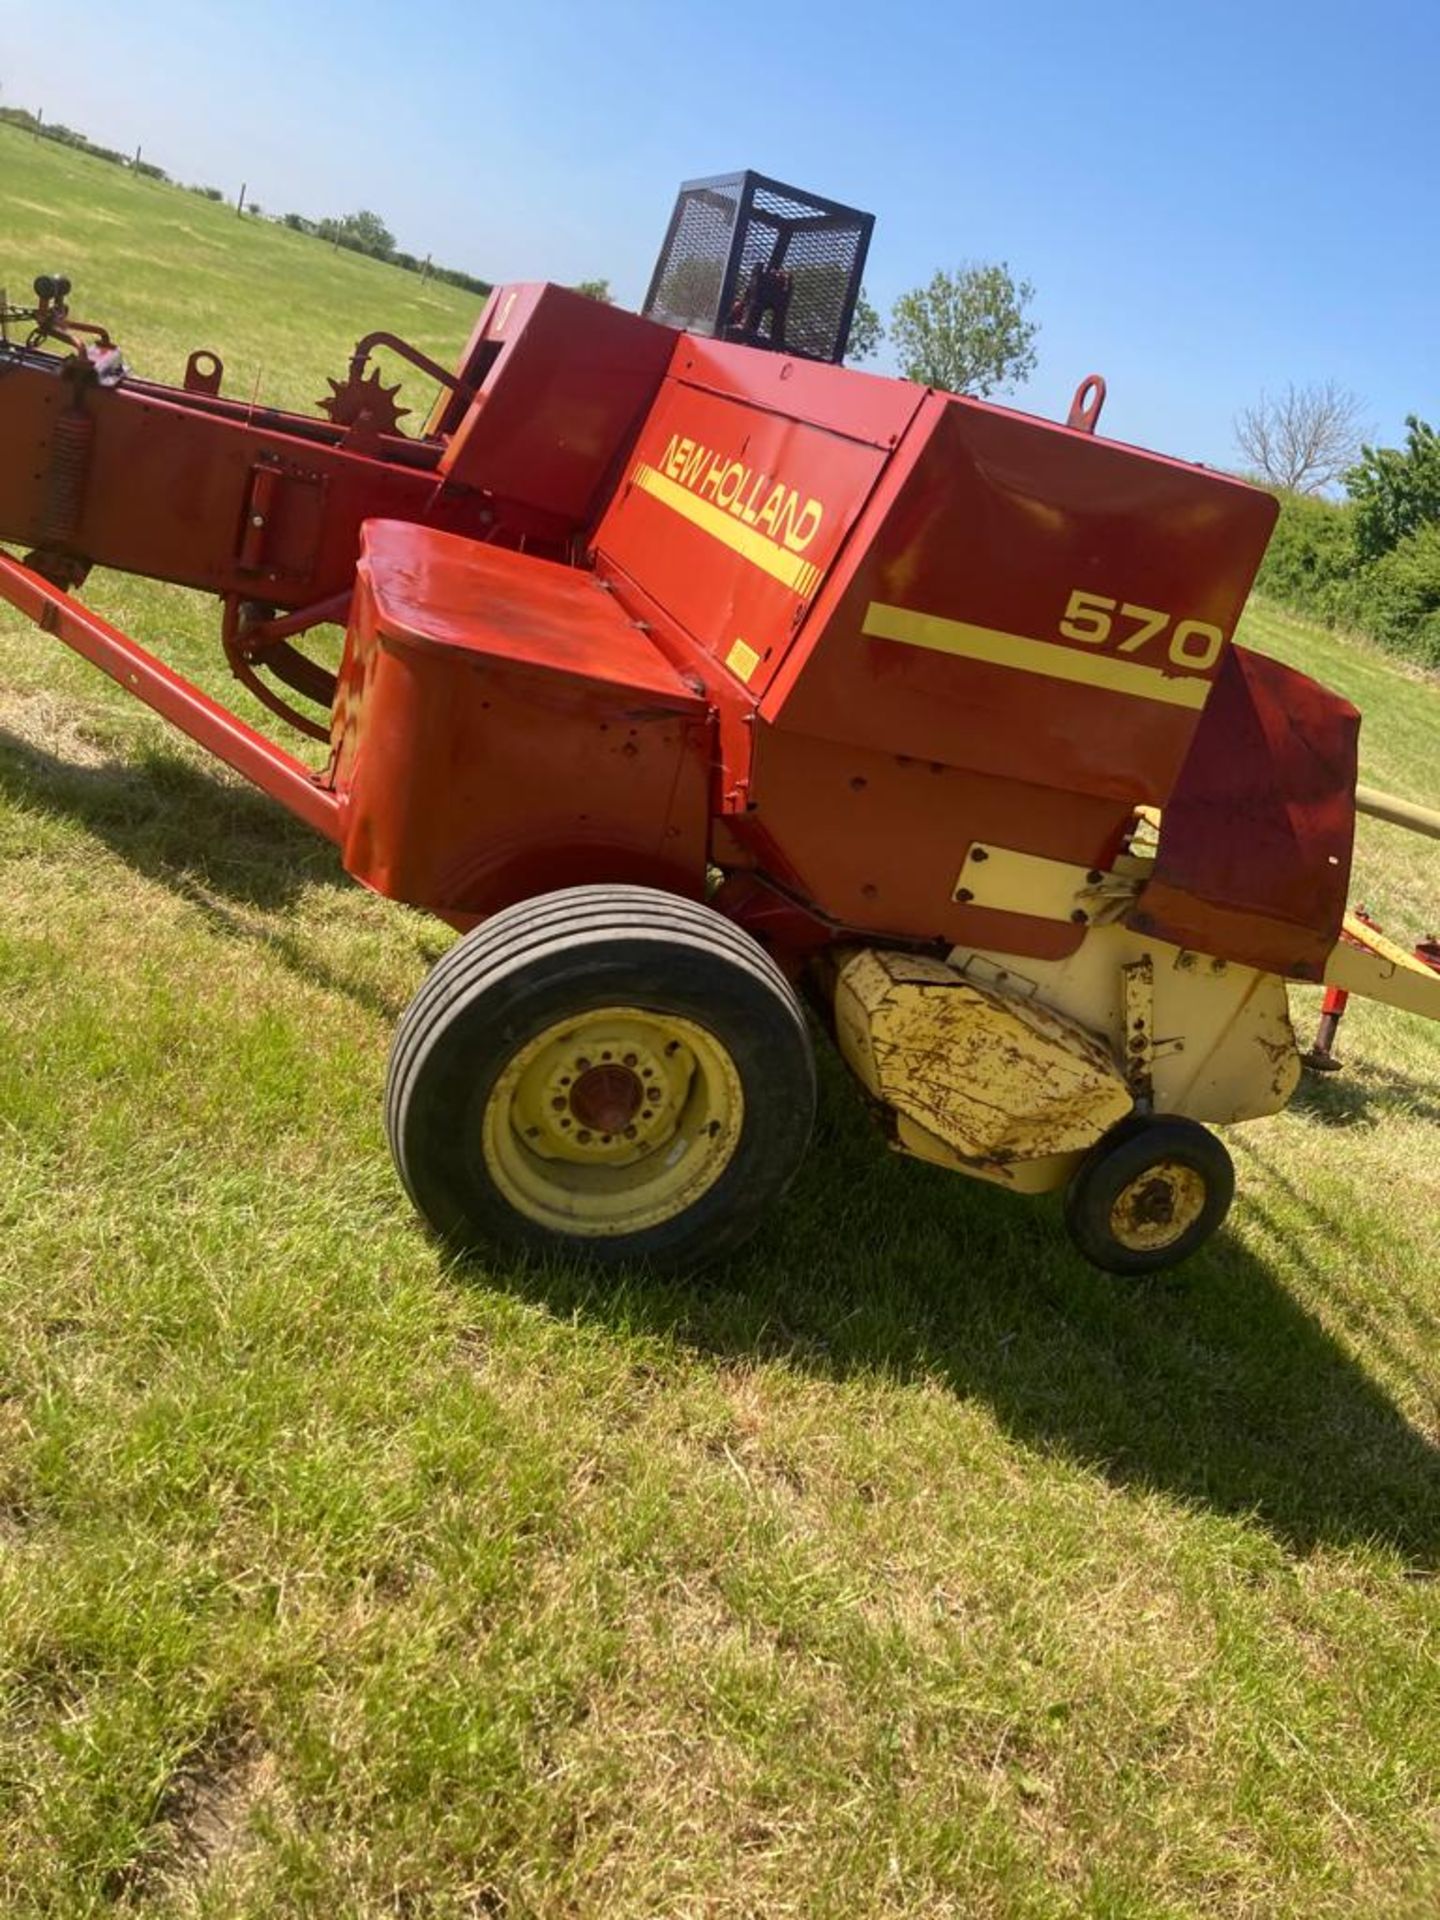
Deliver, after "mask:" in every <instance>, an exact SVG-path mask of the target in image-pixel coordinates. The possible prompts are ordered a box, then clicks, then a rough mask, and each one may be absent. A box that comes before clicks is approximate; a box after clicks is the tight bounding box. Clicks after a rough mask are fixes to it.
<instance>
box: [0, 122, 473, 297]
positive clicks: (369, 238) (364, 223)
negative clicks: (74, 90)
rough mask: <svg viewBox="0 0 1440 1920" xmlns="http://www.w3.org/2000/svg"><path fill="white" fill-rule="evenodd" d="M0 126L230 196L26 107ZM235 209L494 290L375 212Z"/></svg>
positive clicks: (207, 194) (430, 275)
mask: <svg viewBox="0 0 1440 1920" xmlns="http://www.w3.org/2000/svg"><path fill="white" fill-rule="evenodd" d="M0 124H3V125H6V126H12V127H18V128H20V129H21V131H22V132H25V133H31V134H34V135H35V136H36V137H37V138H39V139H41V140H53V141H55V142H56V144H57V145H58V146H62V147H73V148H74V149H75V151H76V152H77V153H88V154H89V155H90V156H91V157H92V159H96V160H108V161H109V162H110V163H111V165H112V166H117V167H126V168H128V169H129V171H130V172H132V173H138V174H140V175H141V176H142V178H144V179H146V180H159V181H163V182H165V183H166V184H167V185H170V186H176V187H182V188H184V190H185V192H187V193H198V194H199V196H200V198H201V199H202V200H217V201H220V202H222V203H223V202H224V201H225V199H226V195H225V194H224V193H223V192H222V191H221V190H220V188H219V187H199V186H187V185H186V183H185V182H184V181H181V180H174V179H172V178H171V176H170V175H169V174H168V173H166V171H165V169H164V168H163V167H157V166H156V165H155V163H154V162H153V161H151V160H146V159H143V158H142V157H141V154H140V151H139V149H138V148H137V150H136V151H135V153H133V154H129V153H120V152H119V151H118V150H117V149H116V148H114V147H102V146H100V145H99V144H98V143H97V142H96V141H94V140H91V139H89V138H88V137H87V136H86V135H85V134H83V133H79V132H77V131H76V129H75V128H74V127H67V126H65V125H64V123H63V122H62V121H59V120H52V121H46V120H44V119H42V117H41V116H40V115H39V114H38V113H31V112H30V111H29V110H28V108H25V107H0ZM237 212H243V213H245V214H247V215H248V216H249V217H250V218H251V219H256V220H263V219H270V220H272V221H274V223H275V224H276V225H277V226H282V227H289V228H290V229H291V230H292V231H293V232H295V233H308V234H313V235H314V236H315V237H316V239H319V240H328V241H329V242H330V243H331V245H332V246H337V247H344V248H346V250H347V251H348V252H351V253H363V254H367V255H368V256H369V257H370V258H371V259H374V260H384V261H386V262H388V263H389V265H391V266H392V267H400V268H402V269H403V270H404V271H405V272H406V273H418V274H421V275H423V276H424V277H426V278H427V279H431V280H443V281H444V282H445V284H446V285H447V286H451V287H464V288H465V289H466V290H467V292H470V293H478V294H481V295H484V294H487V293H489V292H490V288H491V282H490V281H488V280H481V279H480V278H479V277H478V276H477V275H475V274H473V273H465V272H464V271H463V270H462V269H461V268H459V267H437V266H435V265H434V264H433V262H432V261H430V260H428V259H426V260H420V259H417V257H416V256H415V255H414V254H413V253H406V252H405V251H404V249H403V248H401V247H397V246H396V244H395V237H394V235H393V234H392V233H391V232H390V230H389V228H388V227H387V226H386V225H385V223H384V221H383V220H381V219H380V218H379V217H378V215H376V214H373V213H369V212H362V213H347V214H344V215H342V216H340V217H332V218H329V219H325V220H311V219H308V218H307V217H306V215H304V214H303V213H286V214H281V215H274V214H269V215H267V214H266V213H265V212H264V211H263V209H262V208H260V207H259V206H257V205H256V203H255V202H254V201H253V200H247V201H246V203H245V205H244V207H243V208H239V207H237Z"/></svg>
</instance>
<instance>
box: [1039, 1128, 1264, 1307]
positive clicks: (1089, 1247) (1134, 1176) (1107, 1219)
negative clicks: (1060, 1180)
mask: <svg viewBox="0 0 1440 1920" xmlns="http://www.w3.org/2000/svg"><path fill="white" fill-rule="evenodd" d="M1234 1197H1235V1167H1234V1163H1233V1162H1232V1160H1231V1158H1230V1155H1229V1154H1228V1153H1227V1152H1226V1150H1225V1147H1224V1146H1223V1145H1222V1143H1221V1142H1220V1141H1219V1140H1217V1139H1216V1137H1215V1135H1214V1134H1213V1133H1210V1132H1208V1131H1207V1130H1206V1128H1204V1127H1202V1126H1200V1125H1199V1124H1198V1123H1197V1122H1196V1121H1194V1120H1181V1119H1177V1118H1175V1117H1173V1116H1170V1115H1165V1114H1158V1115H1155V1116H1153V1117H1151V1116H1145V1117H1139V1116H1132V1117H1131V1118H1130V1119H1128V1120H1122V1121H1121V1123H1120V1125H1119V1126H1118V1127H1112V1128H1111V1130H1110V1132H1109V1133H1107V1134H1106V1135H1105V1137H1104V1138H1103V1139H1102V1140H1099V1141H1097V1142H1096V1144H1095V1145H1094V1146H1093V1147H1092V1148H1091V1149H1090V1152H1089V1153H1088V1154H1087V1155H1086V1157H1085V1159H1084V1160H1083V1161H1082V1162H1081V1163H1080V1165H1079V1166H1078V1167H1077V1168H1076V1170H1075V1173H1074V1175H1073V1176H1072V1178H1071V1181H1070V1185H1069V1188H1068V1189H1067V1191H1066V1195H1065V1225H1066V1228H1067V1229H1068V1231H1069V1234H1070V1238H1071V1239H1072V1240H1073V1241H1074V1243H1075V1245H1076V1247H1077V1248H1078V1249H1079V1251H1080V1252H1081V1253H1082V1254H1083V1255H1084V1256H1085V1258H1086V1259H1087V1260H1088V1261H1090V1263H1091V1265H1092V1266H1096V1267H1102V1268H1103V1269H1104V1270H1105V1271H1106V1272H1107V1273H1123V1274H1136V1273H1158V1272H1159V1271H1160V1270H1161V1269H1162V1268H1164V1267H1173V1266H1177V1265H1178V1264H1179V1263H1180V1261H1182V1260H1187V1259H1189V1257H1190V1255H1191V1254H1192V1253H1194V1252H1195V1251H1196V1250H1197V1248H1199V1247H1202V1246H1203V1245H1204V1244H1205V1242H1206V1241H1207V1240H1208V1239H1209V1238H1210V1236H1211V1234H1213V1233H1214V1232H1215V1231H1216V1230H1217V1229H1218V1228H1219V1227H1220V1225H1221V1224H1222V1223H1223V1221H1224V1219H1225V1216H1226V1214H1227V1213H1228V1212H1229V1211H1230V1202H1231V1201H1232V1200H1233V1199H1234Z"/></svg>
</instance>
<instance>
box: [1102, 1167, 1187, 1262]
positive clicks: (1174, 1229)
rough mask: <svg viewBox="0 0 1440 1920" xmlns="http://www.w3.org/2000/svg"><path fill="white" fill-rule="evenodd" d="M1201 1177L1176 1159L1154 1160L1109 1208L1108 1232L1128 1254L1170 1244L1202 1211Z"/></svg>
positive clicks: (1156, 1249) (1153, 1249)
mask: <svg viewBox="0 0 1440 1920" xmlns="http://www.w3.org/2000/svg"><path fill="white" fill-rule="evenodd" d="M1206 1194H1207V1189H1206V1185H1205V1179H1204V1176H1203V1175H1202V1174H1200V1173H1197V1172H1196V1170H1195V1168H1194V1167H1188V1166H1186V1165H1185V1164H1184V1162H1183V1161H1180V1160H1157V1161H1156V1163H1155V1165H1154V1166H1153V1167H1147V1168H1146V1169H1145V1171H1144V1173H1142V1174H1140V1175H1139V1176H1138V1177H1137V1178H1136V1179H1134V1180H1132V1181H1131V1182H1130V1184H1129V1186H1128V1187H1122V1188H1121V1190H1120V1192H1119V1193H1118V1194H1117V1195H1116V1196H1115V1201H1114V1204H1113V1205H1112V1207H1111V1209H1110V1231H1111V1233H1112V1234H1113V1235H1114V1237H1115V1239H1116V1240H1117V1241H1118V1242H1119V1243H1120V1245H1121V1246H1122V1247H1125V1248H1127V1249H1128V1250H1129V1251H1130V1252H1131V1253H1156V1252H1158V1251H1159V1250H1160V1249H1161V1248H1163V1247H1173V1246H1174V1245H1175V1243H1176V1242H1177V1241H1178V1240H1181V1239H1183V1238H1184V1236H1185V1235H1186V1234H1187V1233H1188V1232H1189V1231H1190V1229H1191V1228H1192V1227H1193V1226H1194V1225H1195V1223H1196V1222H1197V1221H1198V1220H1199V1218H1200V1216H1201V1215H1202V1214H1203V1213H1204V1211H1205V1200H1206Z"/></svg>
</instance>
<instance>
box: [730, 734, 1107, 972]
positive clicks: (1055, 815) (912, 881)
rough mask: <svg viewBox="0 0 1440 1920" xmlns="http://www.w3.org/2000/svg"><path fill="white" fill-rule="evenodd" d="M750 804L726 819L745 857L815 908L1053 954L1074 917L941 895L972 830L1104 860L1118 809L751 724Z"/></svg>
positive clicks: (1071, 939) (918, 934) (1068, 942)
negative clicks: (999, 908) (1040, 915)
mask: <svg viewBox="0 0 1440 1920" xmlns="http://www.w3.org/2000/svg"><path fill="white" fill-rule="evenodd" d="M751 790H752V793H753V795H754V804H753V806H752V807H751V809H750V810H749V811H747V812H745V813H744V814H741V815H738V816H737V817H736V818H735V819H733V820H732V821H730V823H729V833H730V837H731V839H732V841H733V843H734V844H735V845H736V846H737V847H739V848H742V849H744V850H745V852H746V854H747V855H748V860H749V862H753V864H754V865H755V866H757V867H758V868H759V869H760V870H761V871H762V872H765V873H768V874H770V875H771V876H773V877H774V878H775V879H776V880H777V881H779V883H780V884H781V885H782V886H783V887H785V888H786V890H787V891H788V892H790V893H791V894H793V895H795V896H796V897H797V898H798V899H800V900H801V901H804V902H806V903H813V904H816V905H818V906H819V907H820V908H821V910H822V911H823V912H824V913H825V915H826V916H827V917H829V918H830V919H832V920H835V921H838V922H841V923H842V924H844V925H845V926H847V927H849V928H851V929H855V930H859V931H862V932H866V933H870V934H873V935H876V936H882V937H883V936H885V935H889V936H892V937H894V936H903V937H904V938H907V939H912V940H925V941H932V940H935V941H944V942H946V943H947V944H952V945H967V946H976V947H986V948H993V949H998V950H999V951H1001V952H1006V953H1016V954H1029V955H1034V956H1038V957H1043V958H1047V959H1059V958H1062V957H1063V956H1064V955H1066V954H1069V953H1073V952H1074V951H1075V949H1076V947H1077V946H1078V945H1079V944H1080V941H1081V939H1082V938H1083V937H1084V932H1085V929H1084V928H1083V927H1081V926H1074V925H1071V924H1070V923H1069V922H1068V921H1065V922H1060V921H1055V920H1041V919H1037V918H1034V917H1032V916H1029V915H1020V914H1013V913H995V912H991V911H988V910H982V909H980V908H976V907H973V906H966V905H962V904H960V903H959V902H957V901H956V900H954V898H953V897H952V896H953V894H954V891H955V887H956V883H957V881H958V879H959V875H960V868H961V866H962V865H963V863H964V858H965V854H966V851H967V850H968V848H969V846H970V843H971V841H972V840H982V841H986V842H988V843H989V844H990V845H992V846H1002V847H1022V848H1025V849H1032V850H1042V851H1044V852H1045V853H1047V854H1048V855H1050V857H1052V858H1054V859H1057V860H1066V861H1070V862H1072V863H1073V864H1075V865H1078V866H1091V865H1108V864H1109V860H1110V858H1111V856H1112V855H1113V854H1114V853H1116V852H1117V851H1118V850H1119V839H1120V835H1121V833H1122V831H1123V829H1124V828H1125V827H1126V826H1127V825H1128V823H1129V819H1130V814H1129V809H1128V808H1127V809H1118V810H1117V809H1116V807H1115V806H1114V805H1113V804H1112V803H1111V802H1109V801H1107V800H1105V799H1103V798H1096V797H1094V796H1091V795H1086V794H1072V793H1063V792H1061V791H1060V790H1059V789H1057V788H1045V787H1037V786H1031V785H1025V784H1023V783H1022V782H1020V781H1018V780H1005V779H995V778H992V777H990V776H988V775H978V774H974V773H970V772H968V771H966V770H965V769H964V768H959V767H955V766H951V765H947V764H946V763H945V762H943V761H939V760H920V759H916V758H914V757H913V756H911V755H908V754H893V753H878V752H875V751H873V750H872V749H868V748H863V747H854V746H845V745H839V744H837V743H835V742H834V741H829V740H817V739H814V738H813V737H811V736H810V735H808V734H800V733H793V732H791V731H789V730H782V729H776V728H770V727H767V726H765V725H764V724H763V723H762V724H761V725H760V726H759V727H758V728H757V729H756V737H755V766H754V773H753V778H752V783H751Z"/></svg>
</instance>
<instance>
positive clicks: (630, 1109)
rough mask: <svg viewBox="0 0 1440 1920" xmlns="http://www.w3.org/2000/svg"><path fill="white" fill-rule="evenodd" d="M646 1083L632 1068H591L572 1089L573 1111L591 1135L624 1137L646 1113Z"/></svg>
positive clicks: (571, 1106) (621, 1066)
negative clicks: (632, 1122)
mask: <svg viewBox="0 0 1440 1920" xmlns="http://www.w3.org/2000/svg"><path fill="white" fill-rule="evenodd" d="M644 1105H645V1082H644V1081H643V1080H642V1079H641V1078H640V1076H639V1074H638V1073H636V1071H635V1069H634V1068H633V1067H628V1066H625V1065H623V1064H622V1065H619V1066H608V1067H605V1066H601V1067H589V1068H587V1069H586V1071H585V1072H584V1073H582V1074H581V1075H580V1077H579V1079H578V1080H577V1081H576V1082H575V1084H574V1086H573V1087H571V1089H570V1112H571V1113H572V1115H573V1116H574V1117H575V1119H576V1120H577V1121H578V1122H579V1123H580V1125H581V1126H582V1127H588V1128H589V1129H590V1131H591V1132H592V1133H599V1134H606V1133H609V1134H616V1133H619V1134H623V1133H624V1131H625V1129H626V1127H628V1126H629V1125H630V1122H631V1121H632V1120H633V1119H634V1118H635V1116H636V1114H637V1113H640V1112H642V1111H643V1109H644Z"/></svg>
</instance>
